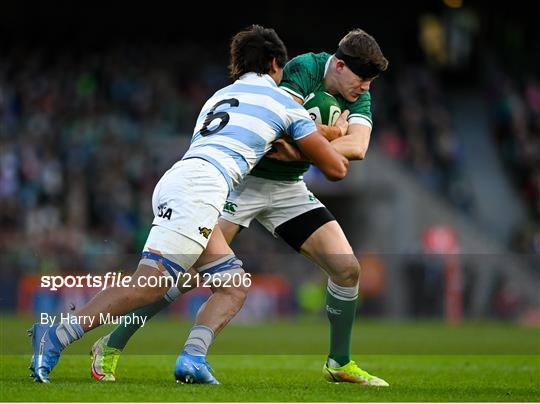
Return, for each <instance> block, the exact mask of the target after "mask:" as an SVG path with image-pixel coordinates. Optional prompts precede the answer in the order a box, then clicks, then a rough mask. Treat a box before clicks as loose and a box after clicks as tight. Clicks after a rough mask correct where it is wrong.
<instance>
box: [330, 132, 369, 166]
mask: <svg viewBox="0 0 540 404" xmlns="http://www.w3.org/2000/svg"><path fill="white" fill-rule="evenodd" d="M370 138H371V127H369V126H367V125H361V124H351V125H349V129H348V131H347V136H342V137H339V138H337V139H335V140H333V141H332V143H331V144H332V146H333V147H334V149H335V150H336V151H337V152H338V153H339V154H341V155H342V156H345V157H347V159H349V160H363V159H364V157H365V156H366V153H367V150H368V147H369V140H370Z"/></svg>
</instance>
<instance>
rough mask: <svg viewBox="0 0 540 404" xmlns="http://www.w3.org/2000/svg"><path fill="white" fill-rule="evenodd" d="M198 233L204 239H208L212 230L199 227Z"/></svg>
mask: <svg viewBox="0 0 540 404" xmlns="http://www.w3.org/2000/svg"><path fill="white" fill-rule="evenodd" d="M199 233H201V234H202V236H203V237H204V238H205V239H208V237H210V233H212V229H209V228H208V227H199Z"/></svg>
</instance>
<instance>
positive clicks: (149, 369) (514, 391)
mask: <svg viewBox="0 0 540 404" xmlns="http://www.w3.org/2000/svg"><path fill="white" fill-rule="evenodd" d="M31 322H32V320H31V319H15V318H13V317H7V316H3V317H2V321H1V330H0V331H1V337H2V339H1V344H0V347H1V351H0V352H1V354H2V355H1V362H0V383H1V387H0V400H2V401H30V402H32V401H76V402H81V401H130V402H132V401H190V402H194V401H202V402H213V401H222V402H223V401H229V402H230V401H250V402H254V401H280V402H283V401H299V402H302V401H311V402H313V401H318V402H321V401H323V402H324V401H340V402H347V401H352V402H358V401H385V402H389V401H401V402H403V401H417V402H418V401H539V400H540V332H539V330H534V329H526V328H522V327H518V326H513V325H508V324H493V323H484V324H466V325H464V326H460V327H448V326H446V325H444V324H441V323H432V322H422V323H418V322H417V323H386V322H372V321H369V322H365V321H361V320H360V321H359V322H358V324H357V328H356V329H355V332H354V336H355V337H354V338H355V339H354V342H353V347H354V352H355V354H354V359H355V360H356V361H357V362H358V363H359V365H360V366H361V367H362V368H364V369H366V370H368V371H369V372H370V373H372V374H375V375H377V376H380V377H382V378H384V379H385V380H387V381H388V382H389V383H390V384H391V387H390V388H372V387H371V388H366V387H363V386H358V385H351V384H334V383H327V382H326V381H324V380H323V378H322V375H321V369H322V365H323V362H324V359H325V353H326V346H327V344H328V336H327V334H328V330H327V325H326V322H325V321H324V320H323V319H321V320H310V321H300V322H280V323H275V324H265V325H259V326H253V325H251V326H245V325H236V324H232V325H230V326H229V327H228V328H227V329H226V330H225V331H224V332H223V334H222V335H220V337H219V338H218V340H217V341H216V343H215V345H214V346H213V347H212V350H211V353H210V355H209V356H208V360H209V361H210V362H211V363H212V365H213V367H214V369H215V373H216V376H217V378H218V379H219V380H220V382H221V383H222V384H221V385H219V386H203V385H195V386H194V385H178V384H176V383H175V382H174V379H173V373H172V372H173V367H174V362H175V359H176V353H177V351H178V350H179V349H180V347H181V345H182V342H183V340H184V338H185V335H186V334H187V332H188V330H189V324H188V323H178V322H176V321H173V320H171V319H170V318H168V317H165V318H164V317H162V318H160V319H156V320H155V321H152V323H151V324H149V325H147V326H146V327H145V328H143V329H142V330H141V332H140V333H138V334H137V335H136V336H135V337H134V338H133V340H132V341H131V342H130V345H128V347H127V348H126V351H125V352H124V354H123V356H122V357H121V359H120V362H119V366H118V374H117V377H118V381H117V382H116V383H99V382H95V381H94V380H92V379H91V378H90V370H89V365H90V358H89V356H88V355H87V352H88V351H89V349H90V346H91V344H92V343H93V341H95V339H97V338H98V337H99V336H100V335H103V334H104V333H105V332H106V331H107V330H106V329H104V328H103V329H98V330H96V331H94V332H92V333H90V334H88V335H87V336H85V337H84V338H83V340H82V341H79V342H78V343H76V344H74V345H73V346H71V347H69V348H68V349H67V350H66V352H65V354H64V355H63V356H62V359H61V360H60V363H59V365H58V366H57V367H56V368H55V370H54V371H53V373H52V375H51V380H52V381H53V383H52V384H50V385H39V384H36V383H33V382H32V381H31V379H30V378H29V377H28V374H29V371H28V369H27V367H28V364H29V359H30V358H29V357H30V344H29V342H28V340H27V339H26V338H25V337H24V336H25V330H26V328H28V326H29V325H30V324H31Z"/></svg>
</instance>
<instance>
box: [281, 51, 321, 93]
mask: <svg viewBox="0 0 540 404" xmlns="http://www.w3.org/2000/svg"><path fill="white" fill-rule="evenodd" d="M329 57H330V55H329V54H314V53H304V54H302V55H299V56H297V57H295V58H293V59H291V60H290V61H289V62H288V63H287V64H286V65H285V68H284V69H283V80H282V81H281V84H280V87H281V88H283V89H284V90H285V91H287V92H288V93H290V94H291V95H294V96H295V97H298V98H300V99H302V100H304V99H305V98H306V97H307V96H308V95H309V94H310V93H312V92H314V91H316V90H318V89H319V88H320V87H321V85H323V80H324V66H325V62H326V60H328V58H329Z"/></svg>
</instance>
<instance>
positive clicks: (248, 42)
mask: <svg viewBox="0 0 540 404" xmlns="http://www.w3.org/2000/svg"><path fill="white" fill-rule="evenodd" d="M274 58H276V61H277V64H278V66H279V67H283V66H285V63H287V48H286V47H285V45H284V44H283V41H282V40H281V39H280V38H279V36H278V35H277V34H276V31H274V30H273V29H272V28H264V27H261V26H260V25H252V26H251V27H248V28H246V29H245V30H244V31H240V32H239V33H237V34H236V35H235V36H234V37H233V39H232V42H231V62H230V64H229V75H230V76H231V78H232V79H233V80H236V79H238V78H239V77H240V76H242V75H243V74H245V73H250V72H254V73H258V74H266V73H268V72H269V71H270V67H271V66H272V60H273V59H274Z"/></svg>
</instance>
